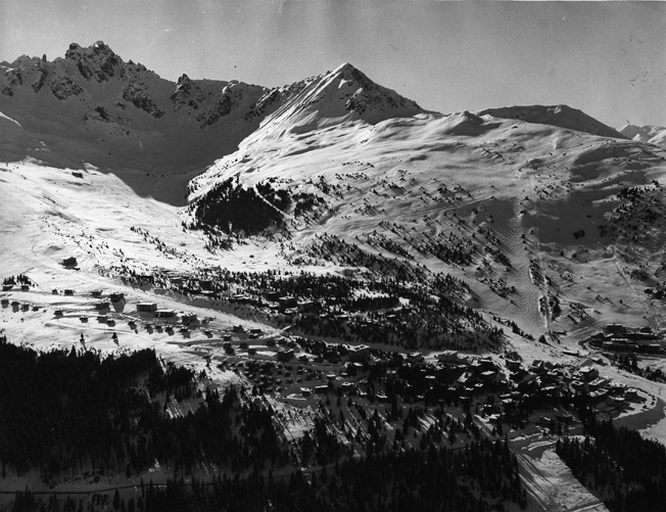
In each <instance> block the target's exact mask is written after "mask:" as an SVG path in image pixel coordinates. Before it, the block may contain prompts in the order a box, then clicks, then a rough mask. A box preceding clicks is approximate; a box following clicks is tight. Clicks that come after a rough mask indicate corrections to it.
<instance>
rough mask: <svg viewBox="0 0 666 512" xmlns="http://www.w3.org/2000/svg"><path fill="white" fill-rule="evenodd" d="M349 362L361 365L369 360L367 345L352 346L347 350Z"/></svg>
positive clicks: (368, 347)
mask: <svg viewBox="0 0 666 512" xmlns="http://www.w3.org/2000/svg"><path fill="white" fill-rule="evenodd" d="M348 351H349V360H350V361H354V362H359V363H363V362H366V361H367V360H368V359H370V346H369V345H352V346H350V347H349V348H348Z"/></svg>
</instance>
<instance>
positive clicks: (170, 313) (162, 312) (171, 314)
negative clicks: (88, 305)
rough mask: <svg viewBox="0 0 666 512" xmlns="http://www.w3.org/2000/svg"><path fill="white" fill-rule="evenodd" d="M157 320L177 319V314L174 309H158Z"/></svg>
mask: <svg viewBox="0 0 666 512" xmlns="http://www.w3.org/2000/svg"><path fill="white" fill-rule="evenodd" d="M155 317H156V318H175V317H176V312H175V311H174V310H173V309H156V310H155Z"/></svg>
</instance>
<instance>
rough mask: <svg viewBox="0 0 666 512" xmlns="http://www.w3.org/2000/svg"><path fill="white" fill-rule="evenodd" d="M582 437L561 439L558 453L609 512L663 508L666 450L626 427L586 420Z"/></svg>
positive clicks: (665, 500)
mask: <svg viewBox="0 0 666 512" xmlns="http://www.w3.org/2000/svg"><path fill="white" fill-rule="evenodd" d="M586 432H587V434H588V435H587V436H586V437H585V438H584V439H577V438H567V437H565V438H562V439H561V440H559V441H558V442H557V446H556V451H557V454H558V455H559V456H560V457H561V458H562V460H564V461H565V462H566V463H567V465H568V466H569V467H570V468H571V470H572V471H573V473H574V475H575V476H576V478H578V480H580V482H581V483H582V484H583V485H585V486H586V487H587V488H588V489H590V490H592V491H593V492H594V493H595V494H597V495H598V496H599V497H600V498H601V499H602V500H603V501H604V503H605V504H606V506H607V507H608V509H609V510H611V511H612V512H632V511H637V510H640V511H641V512H643V511H644V512H650V511H661V510H664V507H665V506H666V448H664V446H663V445H662V444H660V443H659V442H657V441H652V440H648V439H643V438H642V437H641V435H640V434H639V433H638V432H636V431H634V430H629V429H627V428H624V427H621V428H617V427H615V426H614V425H613V424H612V423H611V422H597V421H595V420H594V419H590V420H589V421H588V423H587V425H586Z"/></svg>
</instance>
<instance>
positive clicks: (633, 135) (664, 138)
mask: <svg viewBox="0 0 666 512" xmlns="http://www.w3.org/2000/svg"><path fill="white" fill-rule="evenodd" d="M619 132H620V133H621V134H622V135H624V136H625V137H628V138H630V139H632V140H635V141H640V142H649V143H650V144H656V145H657V146H666V128H665V127H663V126H654V125H644V126H636V125H634V124H626V125H624V126H623V127H622V128H620V130H619Z"/></svg>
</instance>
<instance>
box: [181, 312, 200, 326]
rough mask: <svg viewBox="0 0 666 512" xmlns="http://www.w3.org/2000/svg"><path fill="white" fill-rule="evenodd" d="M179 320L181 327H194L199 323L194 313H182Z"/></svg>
mask: <svg viewBox="0 0 666 512" xmlns="http://www.w3.org/2000/svg"><path fill="white" fill-rule="evenodd" d="M181 320H182V322H183V325H195V324H198V323H199V319H198V318H197V314H196V313H183V316H182V317H181Z"/></svg>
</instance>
